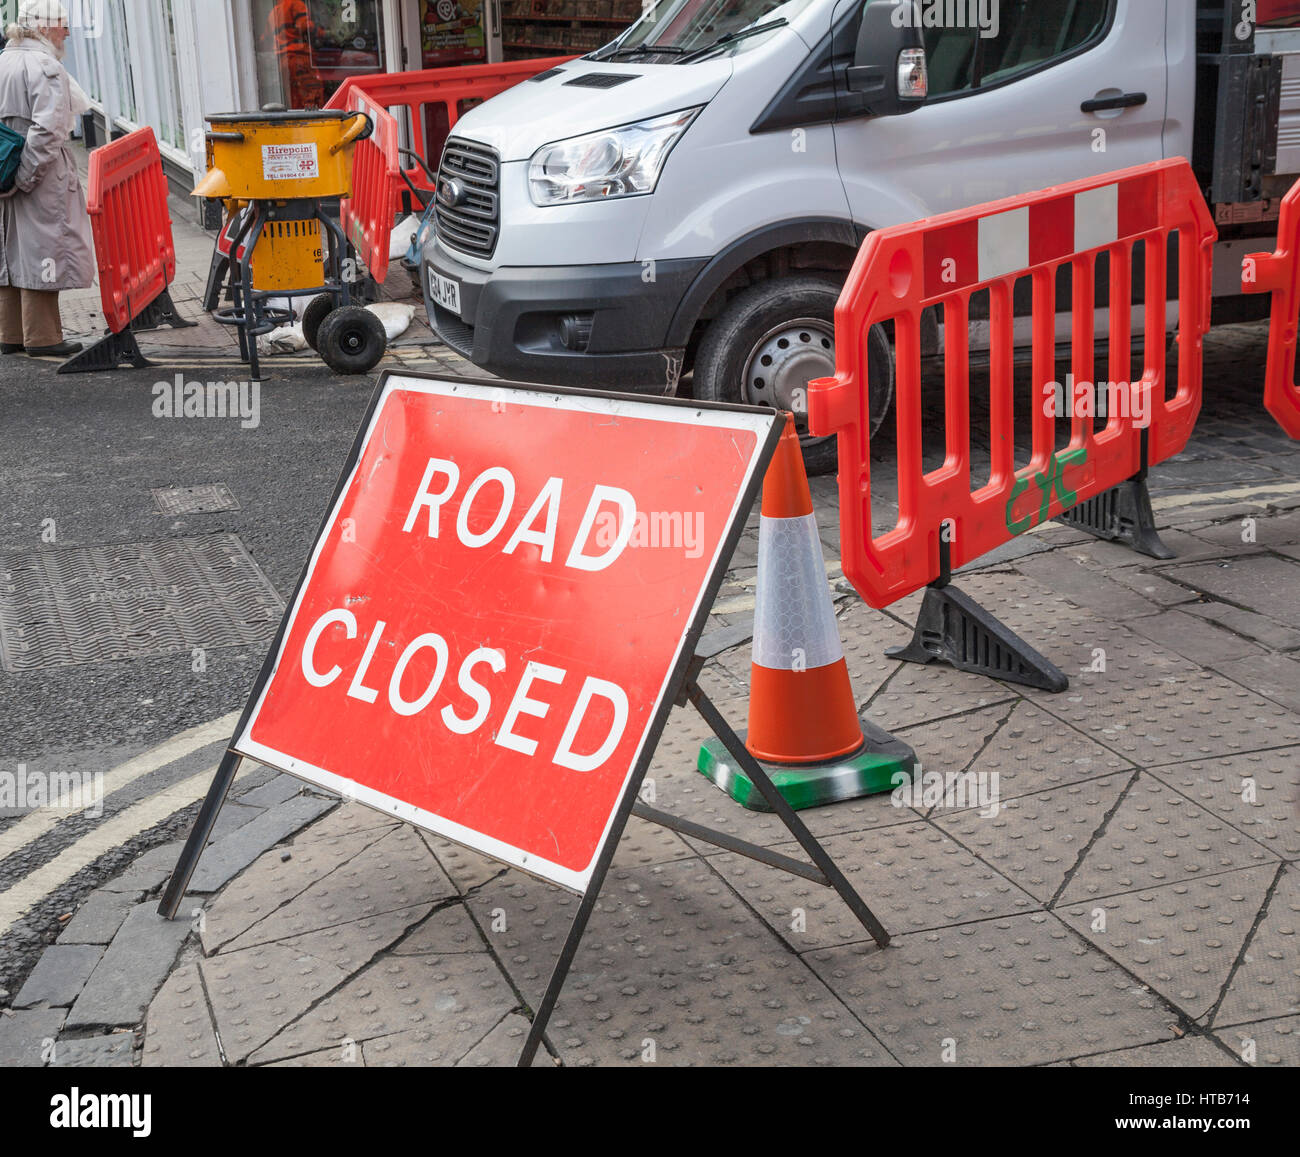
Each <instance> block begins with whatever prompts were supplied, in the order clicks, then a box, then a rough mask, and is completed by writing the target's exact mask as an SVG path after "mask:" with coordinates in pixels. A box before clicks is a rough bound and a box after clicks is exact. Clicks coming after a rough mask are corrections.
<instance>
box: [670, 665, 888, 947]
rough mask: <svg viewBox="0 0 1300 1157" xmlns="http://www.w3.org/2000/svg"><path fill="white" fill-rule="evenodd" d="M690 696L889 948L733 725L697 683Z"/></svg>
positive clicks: (846, 899)
mask: <svg viewBox="0 0 1300 1157" xmlns="http://www.w3.org/2000/svg"><path fill="white" fill-rule="evenodd" d="M688 695H689V697H690V700H691V702H692V703H693V704H694V705H695V709H696V710H697V711H698V712H699V713H700V715H701V716H702V717H703V719H704V721H705V722H706V723H707V724H708V725H709V726H710V727H711V728H712V729H713V733H714V734H715V735H716V736H717V737H718V738H719V739H721V740H722V743H723V746H725V747H726V749H727V751H728V752H729V753H730V754H731V757H732V759H734V760H735V761H736V762H737V763H739V764H740V766H741V767H743V768H744V769H745V773H746V774H747V775H748V776H749V778H750V779H751V780H752V781H753V783H754V785H755V786H756V787H757V788H758V790H759V791H760V792H761V793H762V795H763V798H764V799H765V800H766V801H767V803H768V806H770V807H771V809H772V810H773V811H774V812H776V814H777V815H778V816H780V818H781V822H782V823H784V824H785V826H786V827H787V828H789V829H790V834H791V835H793V836H794V838H795V839H796V840H798V841H799V845H800V847H802V848H803V850H804V851H805V852H807V853H808V856H809V858H811V860H812V862H813V863H814V864H816V865H817V867H818V868H819V869H821V872H822V875H824V876H825V877H826V879H827V881H828V882H829V883H830V886H831V887H832V888H834V889H835V891H836V892H838V893H839V896H840V899H841V900H843V901H844V903H846V904H847V905H848V906H849V910H850V911H851V912H852V913H853V915H854V916H856V917H857V918H858V921H859V923H860V924H861V925H862V926H863V927H864V928H865V929H866V930H867V931H868V932H869V933H870V934H871V938H872V939H873V940H874V941H875V942H876V943H877V944H879V945H880V947H881V948H885V947H888V945H889V933H888V932H886V931H885V928H884V925H882V924H881V923H880V921H879V920H877V919H876V917H875V913H873V912H872V911H871V909H870V908H868V907H867V905H866V903H865V902H864V901H863V899H862V897H861V896H859V895H858V894H857V892H856V891H854V889H853V885H852V884H850V883H849V882H848V880H847V879H845V877H844V873H843V872H841V871H840V870H839V868H838V867H837V866H836V864H835V861H834V860H833V859H831V857H830V855H829V854H828V853H827V851H826V849H825V848H823V847H822V846H821V844H820V843H819V842H818V841H817V837H816V836H814V835H813V834H812V832H810V831H809V830H808V828H807V826H806V825H805V824H804V822H803V820H801V819H800V818H799V815H798V813H797V812H796V811H795V810H794V808H792V807H791V806H790V805H789V804H788V803H786V800H785V797H784V796H783V795H782V794H781V793H780V792H779V791H778V790H777V788H776V785H775V784H774V783H773V782H772V781H771V780H770V779H769V778H768V777H767V772H765V771H764V770H763V767H762V765H761V764H760V763H759V762H758V760H757V759H755V758H754V757H753V756H752V755H751V754H750V753H749V749H748V748H747V747H746V746H745V745H744V743H742V742H741V739H740V736H739V735H737V734H736V733H735V731H734V730H733V729H732V727H731V725H730V724H728V722H727V721H726V720H725V719H724V718H723V717H722V715H721V714H720V713H719V711H718V709H717V708H716V707H715V706H714V705H713V701H712V700H711V699H710V698H709V697H708V696H707V695H706V694H705V693H704V692H703V691H702V690H701V689H700V686H699V684H698V683H695V684H692V685H691V687H690V689H689V691H688Z"/></svg>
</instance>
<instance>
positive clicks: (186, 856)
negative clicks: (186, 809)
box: [158, 751, 244, 920]
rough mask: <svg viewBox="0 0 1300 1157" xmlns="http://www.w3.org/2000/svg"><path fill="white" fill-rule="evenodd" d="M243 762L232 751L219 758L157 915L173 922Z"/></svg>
mask: <svg viewBox="0 0 1300 1157" xmlns="http://www.w3.org/2000/svg"><path fill="white" fill-rule="evenodd" d="M243 758H244V757H243V756H242V755H240V754H239V753H238V752H235V751H227V752H226V753H225V755H223V756H222V757H221V763H220V764H219V765H218V766H217V774H216V775H214V776H213V777H212V786H211V787H209V788H208V794H207V797H206V798H205V799H204V801H203V806H202V807H201V808H200V809H199V814H198V817H197V818H196V819H195V821H194V826H193V827H192V828H191V829H190V834H189V838H188V839H187V840H186V841H185V847H184V848H182V849H181V855H180V859H179V860H177V861H176V867H174V868H173V869H172V875H171V879H170V880H168V881H167V888H166V890H165V891H164V892H163V894H162V899H161V900H160V901H159V902H158V915H160V916H162V917H164V918H166V919H168V920H173V919H175V917H176V909H177V908H179V907H180V905H181V899H182V898H183V897H184V895H185V889H186V888H188V887H189V884H190V877H191V876H192V875H194V869H195V868H197V867H198V866H199V857H200V856H201V855H202V854H203V849H204V848H205V847H206V846H207V843H208V838H209V837H210V836H211V835H212V829H213V827H214V826H215V825H216V822H217V816H218V815H219V814H220V813H221V805H222V804H224V803H225V802H226V793H227V792H228V791H229V790H230V785H231V784H232V783H234V782H235V776H236V774H238V772H239V765H240V764H241V763H242V762H243Z"/></svg>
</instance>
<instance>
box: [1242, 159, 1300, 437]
mask: <svg viewBox="0 0 1300 1157" xmlns="http://www.w3.org/2000/svg"><path fill="white" fill-rule="evenodd" d="M1297 254H1300V181H1297V182H1296V183H1295V185H1293V186H1292V188H1291V191H1290V192H1289V193H1288V194H1287V195H1286V196H1285V197H1284V198H1283V199H1282V213H1281V216H1280V217H1279V218H1278V223H1277V251H1276V252H1274V253H1252V254H1250V255H1249V256H1248V257H1246V258H1244V259H1243V261H1242V270H1241V289H1242V292H1243V293H1271V294H1272V295H1273V311H1272V316H1271V318H1270V320H1269V325H1268V368H1267V370H1266V371H1265V379H1264V405H1265V406H1266V407H1267V408H1268V412H1269V413H1270V414H1272V415H1273V417H1275V418H1276V419H1277V420H1278V423H1279V424H1280V425H1281V427H1282V429H1284V430H1285V431H1286V432H1287V433H1288V434H1289V435H1290V436H1291V437H1292V438H1300V385H1297V384H1296V379H1295V362H1296V329H1297V326H1298V325H1300V261H1297Z"/></svg>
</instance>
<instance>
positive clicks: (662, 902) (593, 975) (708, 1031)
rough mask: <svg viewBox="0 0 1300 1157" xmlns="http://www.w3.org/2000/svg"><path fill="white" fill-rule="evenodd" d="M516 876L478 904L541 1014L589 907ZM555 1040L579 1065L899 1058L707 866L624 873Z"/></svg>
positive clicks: (600, 919)
mask: <svg viewBox="0 0 1300 1157" xmlns="http://www.w3.org/2000/svg"><path fill="white" fill-rule="evenodd" d="M559 899H560V898H559V897H558V894H557V893H556V890H555V889H553V888H547V886H546V885H545V884H541V883H539V882H538V881H535V880H532V879H529V878H528V877H525V876H523V875H522V874H521V873H517V872H512V873H511V874H510V877H509V879H508V880H502V881H494V882H493V883H492V884H491V885H490V886H489V887H488V888H485V889H483V890H481V891H480V892H479V893H477V894H476V895H475V896H474V897H473V899H472V900H471V904H472V906H473V907H474V909H475V912H476V913H477V918H478V920H479V922H480V924H482V925H483V926H484V927H488V926H489V924H490V920H491V910H492V909H494V908H496V909H500V910H501V912H502V913H503V914H504V915H505V917H506V923H507V929H506V931H504V932H501V933H498V934H496V935H495V936H493V934H491V933H489V940H490V941H492V942H493V943H494V945H495V946H496V951H497V953H498V956H499V958H500V960H501V962H502V964H503V965H504V966H505V968H506V969H507V970H508V971H509V973H510V976H511V978H512V979H513V980H514V981H515V984H516V986H517V987H518V988H519V989H520V991H521V992H522V993H523V995H524V997H525V999H526V1000H528V1001H529V1002H530V1003H531V1004H533V1005H534V1006H535V1005H536V1003H537V1001H538V1000H539V999H540V996H541V991H542V989H543V988H544V987H545V984H546V981H547V979H548V978H549V976H550V973H551V969H552V967H553V966H554V963H555V960H556V957H557V956H558V955H559V949H560V941H561V940H562V938H563V936H564V934H565V933H566V932H567V930H568V927H569V923H570V921H571V920H572V918H573V912H574V910H575V907H576V903H577V901H576V898H574V897H564V898H563V899H565V900H567V901H569V903H567V904H561V903H560V902H559ZM548 1037H549V1039H550V1041H551V1043H552V1045H553V1046H554V1048H555V1049H556V1050H557V1051H558V1054H559V1056H560V1058H561V1060H562V1061H563V1062H564V1063H565V1064H566V1065H593V1064H598V1065H617V1064H629V1065H647V1064H658V1065H664V1066H668V1065H688V1064H701V1065H710V1064H743V1065H786V1066H790V1065H820V1064H841V1065H892V1064H893V1063H894V1062H893V1060H892V1058H890V1056H889V1054H888V1052H887V1051H886V1050H885V1049H883V1048H881V1046H880V1043H879V1042H878V1041H877V1040H876V1039H875V1038H874V1037H873V1036H872V1035H871V1033H870V1032H868V1031H867V1030H866V1029H865V1028H864V1027H863V1026H862V1025H861V1024H860V1023H859V1022H858V1021H857V1019H855V1018H854V1017H853V1016H852V1015H851V1014H850V1013H849V1011H848V1010H847V1009H846V1008H845V1007H844V1005H843V1004H841V1003H840V1001H839V1000H838V999H836V998H835V997H834V996H833V995H832V994H831V993H830V992H828V991H827V989H826V987H825V986H824V985H823V984H822V983H821V981H819V980H818V979H817V978H816V977H815V976H814V975H813V974H812V973H811V972H810V971H809V970H808V968H807V967H806V966H805V965H804V964H803V962H802V961H801V960H800V959H799V958H798V957H797V956H795V955H794V954H793V953H791V952H790V951H789V950H788V949H786V948H785V947H784V946H783V945H782V944H781V943H780V941H778V940H777V938H776V937H774V936H773V935H772V933H771V932H770V931H769V930H768V929H767V928H766V927H765V926H764V925H763V923H762V921H761V920H759V919H758V918H757V917H756V916H755V915H754V914H753V913H752V912H751V911H749V909H748V908H747V907H746V906H745V905H744V904H742V903H741V902H740V900H738V899H737V897H736V895H735V893H734V892H732V891H731V889H730V888H728V887H727V885H726V884H725V883H723V881H721V880H720V879H719V878H718V877H717V876H716V875H715V874H714V873H713V872H712V871H711V870H710V869H709V868H708V867H707V866H706V865H704V864H703V863H701V861H699V860H679V861H675V862H673V863H669V864H659V865H655V866H653V867H650V868H629V869H622V868H614V869H613V870H612V871H611V872H610V875H609V877H608V880H607V882H606V884H605V887H604V889H603V890H602V892H601V897H600V900H599V902H598V904H597V908H596V911H595V913H594V914H593V916H592V919H591V923H590V925H589V926H588V930H587V934H586V936H585V938H584V939H583V942H582V946H581V947H580V948H579V950H578V954H577V956H576V957H575V959H574V963H573V970H572V972H571V973H570V975H569V980H568V983H567V984H566V985H565V987H564V990H563V992H562V993H561V995H560V1000H559V1003H558V1004H557V1006H556V1010H555V1015H554V1017H553V1018H552V1020H551V1024H550V1026H549V1028H548Z"/></svg>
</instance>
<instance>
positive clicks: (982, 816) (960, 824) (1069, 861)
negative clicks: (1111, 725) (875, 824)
mask: <svg viewBox="0 0 1300 1157" xmlns="http://www.w3.org/2000/svg"><path fill="white" fill-rule="evenodd" d="M1133 774H1134V773H1132V772H1129V773H1125V774H1121V775H1111V776H1105V777H1104V778H1102V779H1094V780H1086V781H1085V782H1083V783H1072V784H1069V785H1067V786H1066V787H1061V788H1057V789H1056V790H1055V791H1045V792H1040V793H1038V794H1037V795H1024V796H1017V797H1016V798H1014V799H1009V800H1005V801H1003V802H1002V803H1001V804H1000V805H999V807H998V811H997V814H996V815H990V814H986V813H985V812H984V811H981V810H978V809H969V810H967V811H963V812H958V813H957V814H955V815H954V814H951V813H948V814H942V813H941V814H939V815H936V816H935V817H934V820H933V822H934V823H935V824H936V825H937V826H938V827H940V828H942V829H943V830H944V831H946V832H948V833H949V834H950V835H952V836H953V837H954V838H955V839H957V840H958V841H959V842H960V843H962V844H964V845H965V846H966V847H968V848H970V850H971V851H972V852H974V853H975V854H976V855H977V856H979V857H980V859H982V860H983V861H984V862H985V863H986V864H989V865H991V866H992V867H994V868H996V869H997V870H998V871H999V872H1001V873H1002V875H1004V876H1006V877H1008V878H1009V879H1011V880H1014V881H1015V882H1016V883H1017V884H1019V885H1020V887H1022V888H1023V889H1024V890H1025V891H1026V892H1028V893H1029V894H1030V895H1031V896H1034V897H1035V898H1037V899H1038V900H1040V901H1041V902H1042V903H1044V904H1047V903H1049V902H1050V901H1051V900H1053V899H1054V898H1055V897H1056V894H1057V893H1058V892H1059V891H1060V889H1061V885H1062V884H1063V883H1064V882H1065V879H1066V876H1067V875H1068V874H1069V873H1070V872H1071V871H1072V870H1073V869H1074V867H1075V865H1076V864H1077V863H1078V862H1079V859H1080V857H1081V856H1082V855H1083V852H1084V849H1086V848H1087V847H1088V846H1089V845H1090V844H1091V843H1092V840H1093V837H1094V836H1095V835H1096V833H1097V832H1098V830H1100V828H1101V826H1102V824H1104V823H1105V820H1106V816H1107V815H1109V814H1110V811H1111V809H1112V808H1114V806H1115V804H1116V803H1117V802H1118V801H1119V798H1120V795H1121V794H1122V793H1123V791H1124V788H1125V787H1126V786H1127V785H1128V783H1129V782H1130V780H1131V779H1132V778H1133Z"/></svg>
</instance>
